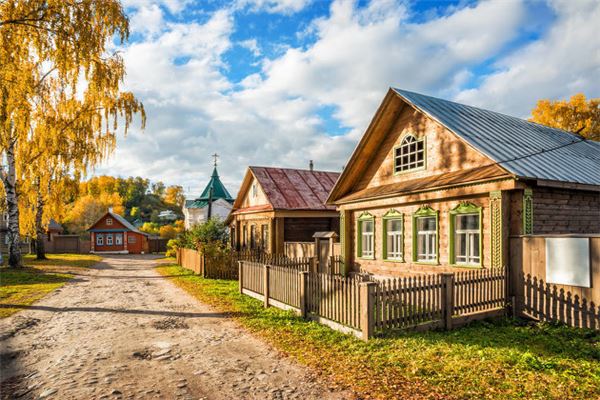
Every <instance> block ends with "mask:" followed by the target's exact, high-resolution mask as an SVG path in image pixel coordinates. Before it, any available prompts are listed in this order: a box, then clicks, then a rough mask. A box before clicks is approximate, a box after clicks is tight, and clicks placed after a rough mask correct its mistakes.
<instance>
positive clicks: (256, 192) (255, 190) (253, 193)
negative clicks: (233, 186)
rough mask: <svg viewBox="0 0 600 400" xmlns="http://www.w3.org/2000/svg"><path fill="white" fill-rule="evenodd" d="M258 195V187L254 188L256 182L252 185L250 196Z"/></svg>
mask: <svg viewBox="0 0 600 400" xmlns="http://www.w3.org/2000/svg"><path fill="white" fill-rule="evenodd" d="M257 195H258V189H257V188H256V183H255V184H254V185H252V197H256V196H257Z"/></svg>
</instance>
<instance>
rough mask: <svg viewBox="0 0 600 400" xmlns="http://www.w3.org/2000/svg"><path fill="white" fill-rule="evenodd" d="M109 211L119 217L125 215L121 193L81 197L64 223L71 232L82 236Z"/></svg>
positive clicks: (70, 208) (70, 209) (70, 210)
mask: <svg viewBox="0 0 600 400" xmlns="http://www.w3.org/2000/svg"><path fill="white" fill-rule="evenodd" d="M108 209H112V211H113V212H114V213H116V214H119V215H123V214H124V213H125V207H124V206H123V200H122V199H121V196H120V195H119V193H102V194H100V195H98V196H94V195H90V194H87V195H84V196H81V197H79V198H78V199H77V200H76V201H75V202H74V203H73V204H72V205H71V206H70V207H69V209H68V211H67V212H66V215H65V218H64V220H63V222H64V225H65V227H66V228H67V230H68V231H69V232H71V233H76V234H82V233H84V232H85V231H86V229H88V228H89V227H90V226H91V225H92V224H93V223H95V222H96V221H97V220H98V219H100V217H101V216H102V215H104V213H106V210H108Z"/></svg>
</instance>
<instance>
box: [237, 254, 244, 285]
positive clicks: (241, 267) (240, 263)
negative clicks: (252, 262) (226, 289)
mask: <svg viewBox="0 0 600 400" xmlns="http://www.w3.org/2000/svg"><path fill="white" fill-rule="evenodd" d="M238 279H239V286H240V293H242V292H243V291H244V262H243V261H238Z"/></svg>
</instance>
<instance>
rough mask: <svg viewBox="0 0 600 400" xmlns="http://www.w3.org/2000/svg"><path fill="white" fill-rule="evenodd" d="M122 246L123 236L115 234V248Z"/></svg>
mask: <svg viewBox="0 0 600 400" xmlns="http://www.w3.org/2000/svg"><path fill="white" fill-rule="evenodd" d="M122 245H123V234H122V233H115V246H122Z"/></svg>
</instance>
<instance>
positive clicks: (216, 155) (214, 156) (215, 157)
mask: <svg viewBox="0 0 600 400" xmlns="http://www.w3.org/2000/svg"><path fill="white" fill-rule="evenodd" d="M212 158H214V159H215V167H216V166H217V159H218V158H219V155H218V154H217V153H215V154H213V155H212Z"/></svg>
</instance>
